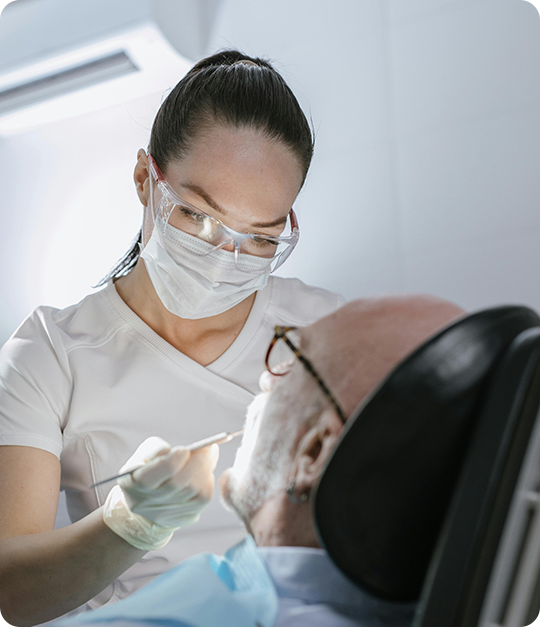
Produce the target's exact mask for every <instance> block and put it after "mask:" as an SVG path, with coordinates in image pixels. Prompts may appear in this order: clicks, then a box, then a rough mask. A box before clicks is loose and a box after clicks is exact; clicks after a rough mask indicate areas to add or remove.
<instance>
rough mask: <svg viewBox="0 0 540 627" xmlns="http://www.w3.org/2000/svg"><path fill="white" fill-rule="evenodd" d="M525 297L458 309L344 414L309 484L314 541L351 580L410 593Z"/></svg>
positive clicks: (524, 320) (529, 318)
mask: <svg viewBox="0 0 540 627" xmlns="http://www.w3.org/2000/svg"><path fill="white" fill-rule="evenodd" d="M539 325H540V318H539V317H538V315H537V314H536V313H535V312H534V311H532V310H530V309H528V308H526V307H497V308H493V309H488V310H485V311H481V312H479V313H476V314H473V315H470V316H467V317H466V318H462V319H461V320H459V321H458V322H456V323H455V324H452V325H451V326H449V327H447V328H446V329H444V330H443V331H441V332H440V333H438V334H437V335H436V336H434V337H433V338H431V339H430V340H429V341H428V342H426V343H425V344H424V345H423V346H421V347H420V348H419V349H417V350H416V351H414V352H413V353H412V354H411V355H409V357H407V358H406V359H405V360H404V361H403V362H402V363H401V364H400V365H399V366H398V367H397V368H396V369H395V370H394V371H393V372H392V373H391V374H390V375H389V376H388V377H387V378H386V380H385V381H384V382H383V383H382V384H381V385H380V386H379V387H378V389H377V390H376V391H375V392H374V393H373V394H372V395H371V396H370V397H369V398H368V399H367V400H366V401H364V402H363V403H362V404H361V405H360V406H359V407H358V408H357V410H356V411H355V412H354V413H353V415H352V416H351V417H350V418H349V420H348V421H347V425H346V426H345V428H344V432H343V434H342V437H341V439H340V441H339V443H338V445H337V446H336V448H335V449H334V451H333V453H332V455H331V457H330V459H329V460H328V462H327V464H326V467H325V470H324V472H323V474H322V476H321V478H320V480H319V483H318V485H317V486H316V489H315V494H314V498H313V507H314V518H315V521H316V525H317V531H318V534H319V539H320V541H321V544H322V546H324V548H325V549H326V550H327V551H328V553H329V555H330V557H331V558H332V560H333V561H334V562H335V564H336V565H337V566H338V567H339V568H340V569H341V570H342V571H343V572H344V573H345V574H346V575H347V576H348V577H349V578H350V579H351V580H352V581H353V582H355V583H356V584H357V585H359V586H361V587H362V588H364V589H365V590H367V591H369V592H371V593H372V594H374V595H375V596H377V597H379V598H382V599H388V600H393V601H416V600H417V599H418V598H419V596H420V591H421V588H422V583H423V581H424V578H425V575H426V571H427V568H428V565H429V561H430V558H431V554H432V552H433V548H434V546H435V542H436V540H437V536H438V533H439V531H440V528H441V525H442V522H443V518H444V515H445V512H446V509H447V507H448V504H449V501H450V498H451V495H452V491H453V488H454V486H455V483H456V480H457V477H458V474H459V470H460V466H461V463H462V460H463V457H464V455H465V453H466V450H467V442H468V439H469V435H470V433H471V431H472V429H473V427H474V425H475V421H476V417H477V414H478V411H477V409H478V408H479V406H480V404H481V401H482V396H483V390H484V389H485V387H486V383H487V381H488V380H489V377H490V374H491V373H492V372H493V370H494V369H495V368H496V366H497V364H498V363H499V362H500V360H501V358H502V356H503V355H504V353H505V350H506V349H507V347H508V346H509V345H510V343H511V342H512V340H513V339H514V338H515V337H516V336H517V335H519V333H521V332H522V331H524V330H525V329H528V328H530V327H533V326H539Z"/></svg>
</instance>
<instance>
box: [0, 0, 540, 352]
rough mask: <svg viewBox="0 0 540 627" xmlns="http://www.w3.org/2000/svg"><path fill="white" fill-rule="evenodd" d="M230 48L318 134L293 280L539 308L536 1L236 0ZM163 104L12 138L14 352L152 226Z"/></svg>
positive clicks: (6, 167) (349, 292)
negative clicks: (149, 196) (142, 151)
mask: <svg viewBox="0 0 540 627" xmlns="http://www.w3.org/2000/svg"><path fill="white" fill-rule="evenodd" d="M214 5H215V3H214ZM210 24H211V20H209V22H208V28H210ZM223 46H237V47H240V48H243V49H244V50H246V51H247V52H250V53H253V54H259V55H266V56H269V57H270V58H271V59H273V60H274V61H275V64H276V67H277V68H278V69H279V70H280V71H282V73H283V74H284V75H285V77H286V78H287V80H288V81H289V82H290V84H291V86H292V87H293V89H294V90H295V92H296V93H297V95H298V96H299V99H300V101H301V103H302V105H303V106H304V107H305V109H306V111H307V112H308V113H309V114H310V115H311V116H312V118H313V122H314V124H315V127H316V129H317V146H316V157H315V160H314V163H313V168H312V171H311V173H310V176H309V178H308V182H307V185H306V187H305V189H304V191H303V193H302V195H301V198H300V199H299V201H298V211H299V214H300V220H301V231H302V238H301V243H300V245H299V247H298V250H297V251H295V253H294V255H293V256H292V257H291V259H290V260H289V261H288V262H287V264H286V265H285V266H284V268H283V269H282V273H283V274H291V275H297V276H300V277H301V278H303V279H304V280H305V281H307V282H309V283H314V284H319V285H323V286H326V287H329V288H331V289H334V290H338V291H340V292H342V293H344V294H345V295H346V296H347V297H349V298H352V297H354V296H360V295H369V294H379V293H385V292H396V291H398V292H407V291H423V292H431V293H435V294H439V295H441V296H446V297H449V298H452V299H454V300H456V301H457V302H459V303H460V304H462V305H463V306H465V307H468V308H477V307H483V306H489V305H492V304H497V303H506V302H518V303H526V304H529V305H531V306H533V307H537V308H540V292H539V290H538V289H537V277H536V275H537V272H536V268H537V266H538V262H539V261H540V259H539V257H540V252H539V251H540V247H539V246H538V244H539V243H540V212H539V211H537V204H538V199H539V198H540V176H539V175H538V173H539V172H540V141H538V139H540V138H539V137H538V135H539V133H540V124H539V121H540V120H539V119H538V117H539V115H540V106H539V105H540V17H539V16H538V13H537V11H536V10H535V9H534V7H533V6H532V5H530V4H529V3H528V2H525V1H524V0H406V1H404V0H336V1H335V2H333V3H328V2H322V1H321V2H313V0H293V1H291V0H273V2H272V3H266V2H255V3H254V2H252V1H251V0H223V1H222V3H221V12H220V13H219V14H218V17H217V18H216V19H215V20H214V21H213V28H212V31H211V35H210V45H209V46H208V49H207V51H208V52H213V51H214V50H215V49H217V48H219V47H223ZM164 91H165V87H164ZM161 97H162V93H159V94H155V95H154V96H152V97H149V98H147V99H146V101H144V102H139V103H133V104H132V105H130V106H127V107H125V106H122V107H117V108H114V109H110V110H106V111H103V112H101V113H95V114H91V115H87V116H84V117H79V118H75V119H71V120H68V121H65V122H62V123H57V124H54V125H49V126H47V127H43V128H42V129H41V130H39V131H34V132H31V133H27V134H25V135H20V136H16V137H14V138H11V139H9V140H6V139H0V167H1V172H2V180H3V182H4V184H3V186H2V187H3V191H2V204H1V206H0V212H1V215H2V216H3V227H2V229H0V294H2V311H1V314H0V316H1V317H0V340H3V339H5V338H6V337H7V336H8V335H9V333H11V332H12V331H13V330H14V328H15V327H16V326H17V324H18V323H19V322H20V321H21V319H22V318H23V317H24V316H25V315H26V314H27V313H28V311H29V310H30V309H31V308H33V307H35V306H36V305H38V304H39V303H42V302H43V303H46V304H51V305H56V306H65V305H67V304H68V303H70V302H73V301H75V300H78V299H79V298H80V297H82V296H83V295H84V294H85V293H86V292H87V291H89V289H90V286H91V285H93V284H94V283H95V282H96V281H97V280H98V279H99V278H100V277H101V275H103V274H104V272H105V271H106V270H107V269H108V268H109V267H110V266H111V265H112V264H113V263H114V261H115V260H116V258H117V257H119V256H120V255H121V254H122V253H123V252H124V250H125V248H126V247H127V245H128V244H129V241H130V239H131V237H132V234H133V233H134V232H135V231H136V230H137V227H138V224H139V220H140V207H139V204H138V201H137V199H136V197H135V195H134V191H133V187H132V183H131V171H132V167H133V164H134V160H135V154H136V150H137V148H138V147H140V146H144V145H145V144H146V142H147V140H148V132H149V128H150V124H151V120H152V116H153V114H154V112H155V110H156V109H157V107H158V105H159V102H160V100H161ZM113 228H114V230H113Z"/></svg>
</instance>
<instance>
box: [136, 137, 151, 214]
mask: <svg viewBox="0 0 540 627" xmlns="http://www.w3.org/2000/svg"><path fill="white" fill-rule="evenodd" d="M149 175H150V169H149V167H148V157H147V155H146V151H145V150H144V149H143V148H141V149H140V150H139V152H138V153H137V164H136V165H135V170H134V172H133V180H134V181H135V189H136V190H137V196H138V197H139V200H140V201H141V203H142V204H143V205H144V206H145V207H148V201H149V194H150V181H149V179H148V177H149Z"/></svg>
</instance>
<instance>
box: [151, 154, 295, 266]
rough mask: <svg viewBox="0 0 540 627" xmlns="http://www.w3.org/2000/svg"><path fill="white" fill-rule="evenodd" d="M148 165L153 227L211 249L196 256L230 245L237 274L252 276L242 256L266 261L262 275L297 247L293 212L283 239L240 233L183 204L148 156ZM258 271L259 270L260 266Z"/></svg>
mask: <svg viewBox="0 0 540 627" xmlns="http://www.w3.org/2000/svg"><path fill="white" fill-rule="evenodd" d="M148 162H149V165H150V172H151V174H152V176H151V178H150V183H151V185H150V195H151V204H152V211H153V214H154V220H155V222H156V225H157V226H158V227H159V228H161V229H162V231H165V230H166V227H167V226H170V227H173V228H175V229H178V230H180V231H182V232H184V233H187V234H188V235H191V236H193V237H196V238H197V239H199V240H203V241H204V242H207V243H208V244H210V245H211V247H208V248H204V249H203V251H202V252H200V253H199V254H201V255H203V256H204V255H207V254H210V253H212V252H214V251H216V250H220V249H223V248H224V247H225V246H229V245H231V246H232V247H233V253H234V261H235V265H236V267H237V268H238V269H239V270H242V271H244V272H253V270H252V268H253V265H252V264H250V263H249V259H245V258H244V259H242V257H243V256H246V255H249V256H250V257H251V258H253V257H258V258H259V259H268V266H267V270H266V271H267V272H273V271H274V270H277V268H279V267H280V266H281V265H282V264H283V263H284V262H285V260H286V259H287V258H288V257H289V255H290V254H291V253H292V251H293V250H294V247H295V246H296V244H297V243H298V238H299V236H300V230H299V228H298V221H297V218H296V214H295V213H294V211H293V209H291V210H290V212H289V215H288V218H287V223H286V225H285V229H284V233H286V235H283V234H282V235H279V236H272V235H266V234H263V233H240V232H238V231H235V230H234V229H231V228H230V227H228V226H227V225H226V224H224V223H223V222H222V221H221V220H219V219H217V218H215V217H213V216H211V215H209V214H207V213H206V212H205V211H203V210H201V209H199V208H198V207H195V206H194V205H192V204H190V203H189V202H187V201H185V200H184V199H183V198H182V197H181V196H179V195H178V194H177V193H176V192H175V191H174V190H173V188H172V187H171V186H170V185H169V183H167V181H166V180H165V178H164V177H163V174H162V173H161V171H160V170H159V168H158V166H157V164H156V162H155V161H154V159H153V157H152V155H150V154H148ZM155 187H157V189H158V191H159V193H158V194H156V193H155ZM156 201H157V202H156ZM258 267H259V268H260V264H258Z"/></svg>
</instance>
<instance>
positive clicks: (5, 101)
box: [0, 51, 140, 115]
mask: <svg viewBox="0 0 540 627" xmlns="http://www.w3.org/2000/svg"><path fill="white" fill-rule="evenodd" d="M138 71H140V70H139V68H138V67H137V66H136V65H135V64H134V63H133V61H132V60H131V59H130V58H129V57H128V55H127V54H126V53H125V52H124V51H120V52H115V53H113V54H110V55H107V56H105V57H101V58H99V59H94V60H93V61H89V62H86V63H83V64H80V65H77V66H74V67H71V68H69V69H66V70H62V71H60V72H56V73H54V74H49V75H47V76H43V77H41V78H38V79H34V80H32V81H29V82H27V83H23V84H21V85H16V86H15V87H9V88H7V89H4V90H0V115H2V114H5V113H10V112H11V111H16V110H17V109H22V108H24V107H28V106H31V105H34V104H37V103H39V102H43V101H44V100H50V99H51V98H55V97H57V96H61V95H64V94H68V93H70V92H73V91H78V90H80V89H84V88H85V87H90V86H92V85H96V84H98V83H103V82H105V81H108V80H111V79H113V78H118V77H120V76H124V75H126V74H131V73H132V72H138Z"/></svg>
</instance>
